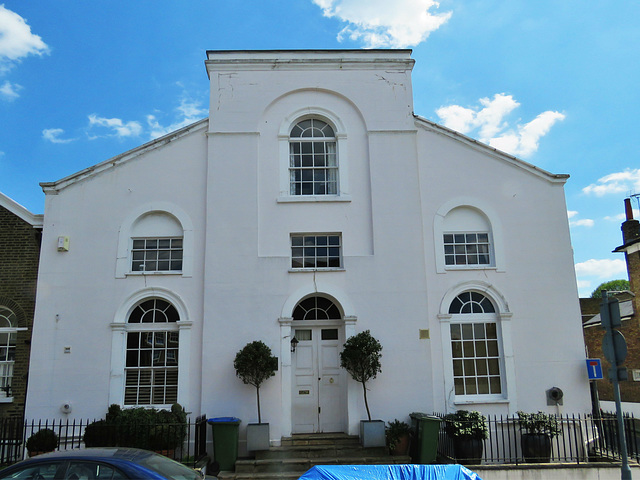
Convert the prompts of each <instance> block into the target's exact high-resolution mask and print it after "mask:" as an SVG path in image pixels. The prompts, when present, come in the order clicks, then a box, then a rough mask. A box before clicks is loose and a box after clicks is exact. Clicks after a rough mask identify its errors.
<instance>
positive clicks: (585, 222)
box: [569, 218, 595, 227]
mask: <svg viewBox="0 0 640 480" xmlns="http://www.w3.org/2000/svg"><path fill="white" fill-rule="evenodd" d="M594 224H595V222H594V221H593V220H591V219H590V218H583V219H581V220H572V221H570V222H569V225H570V226H572V227H593V225H594Z"/></svg>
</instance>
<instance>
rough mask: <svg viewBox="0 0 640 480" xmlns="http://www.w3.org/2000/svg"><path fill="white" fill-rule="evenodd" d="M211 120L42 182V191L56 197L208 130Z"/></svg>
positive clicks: (193, 124)
mask: <svg viewBox="0 0 640 480" xmlns="http://www.w3.org/2000/svg"><path fill="white" fill-rule="evenodd" d="M208 122H209V118H208V117H207V118H203V119H202V120H198V121H197V122H195V123H192V124H191V125H187V126H186V127H183V128H181V129H179V130H175V131H173V132H171V133H169V134H167V135H164V136H163V137H160V138H156V139H155V140H151V141H150V142H147V143H145V144H144V145H140V146H139V147H136V148H134V149H132V150H129V151H128V152H124V153H121V154H120V155H116V156H115V157H112V158H110V159H108V160H105V161H104V162H101V163H98V164H97V165H94V166H92V167H89V168H85V169H84V170H80V171H79V172H77V173H74V174H72V175H69V176H68V177H64V178H63V179H61V180H58V181H56V182H42V183H40V186H41V187H42V190H43V191H44V193H45V194H47V195H55V194H57V193H58V192H59V191H61V190H64V189H65V188H67V187H68V186H70V185H73V184H74V183H77V182H80V181H82V180H86V179H88V178H92V177H94V176H96V175H99V174H100V173H103V172H105V171H109V170H111V169H113V168H116V167H118V166H119V165H122V164H123V163H126V162H129V161H131V160H133V159H135V158H137V157H139V156H141V155H144V154H145V153H148V152H150V151H153V150H156V149H158V148H161V147H164V146H165V145H167V144H169V143H171V142H173V141H175V140H177V139H179V138H182V137H185V136H187V135H189V134H191V133H193V132H197V131H198V130H206V129H207V127H208V125H209V123H208Z"/></svg>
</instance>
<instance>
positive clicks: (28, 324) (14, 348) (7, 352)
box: [0, 193, 42, 417]
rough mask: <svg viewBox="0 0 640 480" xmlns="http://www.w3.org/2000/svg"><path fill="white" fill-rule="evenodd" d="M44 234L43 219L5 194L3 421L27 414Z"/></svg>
mask: <svg viewBox="0 0 640 480" xmlns="http://www.w3.org/2000/svg"><path fill="white" fill-rule="evenodd" d="M41 232H42V215H34V214H32V213H31V212H29V211H28V210H27V209H25V208H24V207H23V206H21V205H19V204H17V203H16V202H14V201H13V200H11V199H10V198H9V197H7V196H6V195H3V194H2V193H0V417H9V416H22V415H23V412H24V407H25V397H26V392H27V378H28V371H29V355H30V350H31V330H32V326H33V314H34V310H35V301H36V281H37V276H38V262H39V258H40V238H41Z"/></svg>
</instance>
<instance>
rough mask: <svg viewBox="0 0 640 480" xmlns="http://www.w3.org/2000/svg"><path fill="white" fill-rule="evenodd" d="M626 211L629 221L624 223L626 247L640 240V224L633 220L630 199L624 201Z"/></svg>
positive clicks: (623, 234) (623, 235)
mask: <svg viewBox="0 0 640 480" xmlns="http://www.w3.org/2000/svg"><path fill="white" fill-rule="evenodd" d="M624 211H625V214H626V216H627V220H626V221H624V222H623V223H622V241H623V242H624V245H627V244H628V243H630V242H632V241H633V240H637V239H639V238H640V222H639V221H638V220H634V219H633V209H632V208H631V199H630V198H625V199H624ZM624 245H623V246H624ZM618 248H619V247H618Z"/></svg>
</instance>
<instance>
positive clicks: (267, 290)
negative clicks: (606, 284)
mask: <svg viewBox="0 0 640 480" xmlns="http://www.w3.org/2000/svg"><path fill="white" fill-rule="evenodd" d="M410 54H411V52H410V51H409V50H367V51H351V50H345V51H322V50H320V51H317V50H314V51H210V52H208V53H207V56H208V57H207V60H206V62H205V63H206V68H207V73H208V75H209V78H210V84H211V97H210V115H209V118H207V119H204V120H202V121H200V122H197V123H195V124H193V125H191V126H188V127H186V128H183V129H181V130H178V131H176V132H174V133H172V134H170V135H167V136H165V137H162V138H159V139H157V140H154V141H152V142H150V143H148V144H145V145H143V146H141V147H139V148H136V149H134V150H131V151H129V152H126V153H124V154H122V155H119V156H117V157H114V158H111V159H109V160H107V161H105V162H103V163H100V164H98V165H96V166H94V167H91V168H89V169H86V170H84V171H81V172H78V173H77V174H74V175H72V176H69V177H67V178H64V179H62V180H59V181H57V182H52V183H44V184H42V186H43V189H44V191H45V193H46V208H45V220H44V234H43V242H42V253H41V265H40V277H39V284H38V296H37V307H36V319H35V326H34V332H33V344H32V358H31V366H32V369H31V374H30V379H29V392H28V399H27V417H28V418H36V419H37V418H52V417H56V418H65V417H69V418H72V417H76V418H94V417H101V416H103V415H104V413H105V412H106V411H107V407H108V405H109V404H112V403H118V404H120V405H123V406H131V405H153V406H159V407H163V406H167V405H170V404H171V403H173V402H176V401H177V402H179V403H181V404H182V405H184V406H185V408H186V409H187V411H190V412H193V413H194V414H199V413H206V414H207V415H208V416H209V417H215V416H236V417H239V418H240V419H242V420H243V424H242V425H243V426H244V425H246V423H248V422H255V421H257V412H256V404H255V403H256V399H255V389H254V388H253V387H251V386H248V385H244V384H243V383H242V382H241V381H240V380H239V379H238V378H237V377H236V376H235V372H234V369H233V359H234V357H235V354H236V353H237V352H238V350H240V349H241V348H242V347H243V346H244V345H246V344H247V343H248V342H251V341H254V340H261V341H263V342H264V343H266V344H267V345H268V346H269V347H270V348H271V349H272V351H273V353H274V355H275V356H277V357H278V359H279V369H278V372H277V374H276V376H275V377H273V378H271V379H269V380H267V381H266V383H265V384H264V385H263V387H262V389H261V398H262V418H263V421H267V422H269V423H270V424H271V439H272V442H273V443H275V444H277V443H278V442H279V440H280V438H281V437H282V436H283V435H289V434H291V433H297V432H300V433H301V432H329V431H344V432H349V433H356V432H357V429H358V423H359V421H360V420H361V419H365V418H366V413H365V410H364V404H363V398H362V397H363V396H362V389H361V386H360V385H359V384H357V383H356V382H354V381H353V380H351V379H350V378H348V375H347V373H346V372H345V371H344V370H342V369H340V368H339V360H338V353H339V351H340V350H341V346H342V344H343V342H344V341H345V339H346V338H348V337H349V336H351V335H353V334H355V333H358V332H361V331H363V330H370V331H371V333H372V335H373V336H374V337H376V338H377V339H378V340H379V341H380V342H381V343H382V345H383V356H382V373H381V374H379V375H378V377H377V378H376V379H374V380H373V381H371V382H370V384H369V389H370V391H369V394H368V395H369V405H370V407H371V411H372V415H373V416H374V417H375V418H379V419H383V420H387V421H389V420H393V419H394V418H406V417H407V416H408V414H409V413H410V412H414V411H424V412H433V411H437V412H442V413H448V412H451V411H455V410H456V409H473V410H480V411H482V412H484V413H489V414H512V413H515V412H516V410H525V411H538V410H545V411H549V412H552V413H555V412H558V411H560V412H561V413H582V412H586V411H588V410H589V409H590V400H589V390H588V381H587V378H586V369H585V364H584V358H585V354H584V346H583V340H582V331H581V325H580V309H579V305H578V295H577V289H576V284H575V277H574V271H573V258H572V250H571V245H570V240H569V228H568V222H567V214H566V207H565V200H564V191H563V185H564V183H565V181H566V180H567V176H566V175H554V174H550V173H548V172H546V171H543V170H541V169H539V168H537V167H535V166H533V165H530V164H528V163H526V162H523V161H521V160H519V159H516V158H514V157H512V156H510V155H506V154H504V153H501V152H499V151H496V150H495V149H493V148H490V147H488V146H486V145H483V144H481V143H479V142H476V141H474V140H472V139H469V138H467V137H465V136H463V135H460V134H458V133H456V132H454V131H451V130H449V129H447V128H444V127H441V126H439V125H436V124H434V123H432V122H430V121H428V120H425V119H423V118H420V117H417V116H416V115H414V113H413V99H412V85H411V70H412V66H413V60H412V59H411V57H410ZM294 336H295V337H296V339H297V340H298V341H299V343H298V346H297V348H296V351H295V352H291V349H292V348H291V340H292V338H293V337H294ZM552 387H559V388H561V389H562V391H563V392H564V398H563V405H561V406H553V407H550V406H548V405H547V396H546V393H545V392H546V391H547V390H548V389H550V388H552ZM64 404H69V405H71V410H70V411H69V410H68V409H67V410H64V409H61V406H62V405H64ZM63 410H64V411H63ZM241 438H242V434H241Z"/></svg>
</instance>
